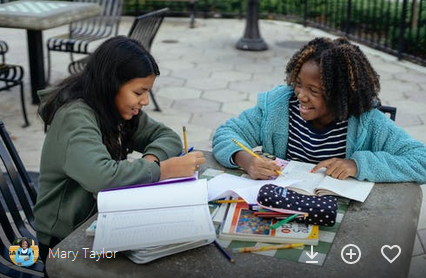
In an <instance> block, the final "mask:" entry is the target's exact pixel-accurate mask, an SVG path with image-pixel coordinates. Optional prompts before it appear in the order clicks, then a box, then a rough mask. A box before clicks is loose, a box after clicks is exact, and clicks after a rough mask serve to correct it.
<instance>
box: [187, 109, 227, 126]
mask: <svg viewBox="0 0 426 278" xmlns="http://www.w3.org/2000/svg"><path fill="white" fill-rule="evenodd" d="M232 117H234V115H232V114H228V113H224V112H206V113H194V115H193V116H192V118H191V121H190V123H191V124H194V125H199V126H205V127H209V128H211V129H216V128H217V127H219V126H220V125H222V124H224V123H225V122H226V121H227V120H229V119H230V118H232Z"/></svg>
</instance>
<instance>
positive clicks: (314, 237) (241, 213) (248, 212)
mask: <svg viewBox="0 0 426 278" xmlns="http://www.w3.org/2000/svg"><path fill="white" fill-rule="evenodd" d="M293 215H294V214H282V213H276V212H273V211H267V210H261V211H255V210H252V209H250V208H249V205H248V204H247V203H244V202H236V203H231V204H229V208H228V212H227V214H226V216H225V218H224V221H223V223H222V229H221V230H220V233H219V239H223V240H242V241H254V242H270V243H303V244H307V245H318V238H319V228H318V225H308V224H303V223H295V222H288V223H285V224H282V225H279V226H278V227H277V228H272V227H273V226H274V225H275V224H276V223H278V222H279V221H281V220H282V219H286V218H288V217H293Z"/></svg>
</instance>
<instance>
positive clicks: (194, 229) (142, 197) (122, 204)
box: [92, 179, 216, 260]
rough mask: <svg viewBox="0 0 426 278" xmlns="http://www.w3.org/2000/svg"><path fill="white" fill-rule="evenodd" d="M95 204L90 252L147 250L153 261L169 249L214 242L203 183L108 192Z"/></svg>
mask: <svg viewBox="0 0 426 278" xmlns="http://www.w3.org/2000/svg"><path fill="white" fill-rule="evenodd" d="M97 202H98V218H97V221H96V231H95V239H94V243H93V248H92V250H93V251H103V250H107V251H127V250H141V252H144V250H145V253H146V254H148V253H149V251H150V250H151V251H152V252H151V253H152V256H153V257H154V256H156V258H158V254H159V253H158V252H159V251H162V253H161V254H160V255H161V256H166V255H170V254H173V253H175V252H174V251H176V250H177V249H176V248H171V250H170V247H171V246H173V245H175V246H176V244H183V245H185V246H186V247H187V245H186V243H189V242H192V243H194V242H197V243H196V244H192V245H190V247H191V248H195V247H198V246H201V245H206V244H208V243H210V242H212V241H213V240H214V239H215V238H216V233H215V229H214V226H213V222H212V220H211V215H210V210H209V207H208V204H207V180H205V179H200V180H191V181H179V182H174V183H161V184H158V185H156V186H152V184H151V186H146V185H140V186H129V187H122V188H117V189H114V190H111V189H108V190H104V191H101V192H99V194H98V198H97ZM166 246H168V247H166ZM181 247H182V248H184V247H183V246H181ZM186 247H185V248H186ZM182 248H180V249H178V251H179V250H183V249H182ZM147 250H148V251H147ZM167 250H170V251H167ZM176 252H177V251H176ZM149 259H151V258H150V257H149V254H148V256H145V257H144V258H143V260H149ZM154 259H155V258H154Z"/></svg>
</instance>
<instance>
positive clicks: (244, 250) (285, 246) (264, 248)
mask: <svg viewBox="0 0 426 278" xmlns="http://www.w3.org/2000/svg"><path fill="white" fill-rule="evenodd" d="M303 246H305V245H304V244H303V243H291V244H279V245H266V246H253V247H241V248H234V249H232V252H233V253H250V252H259V251H269V250H278V249H288V248H297V247H303Z"/></svg>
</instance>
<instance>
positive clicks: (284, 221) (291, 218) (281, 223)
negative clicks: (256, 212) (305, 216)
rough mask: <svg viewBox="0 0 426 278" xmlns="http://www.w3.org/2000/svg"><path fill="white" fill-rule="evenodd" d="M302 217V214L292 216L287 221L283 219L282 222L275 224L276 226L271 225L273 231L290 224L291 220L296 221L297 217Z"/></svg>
mask: <svg viewBox="0 0 426 278" xmlns="http://www.w3.org/2000/svg"><path fill="white" fill-rule="evenodd" d="M298 216H300V214H293V215H292V216H289V217H287V218H286V219H283V220H281V221H278V222H277V223H275V224H274V225H271V229H276V228H278V227H279V226H281V225H283V224H286V223H288V222H290V221H291V220H293V219H295V218H296V217H298Z"/></svg>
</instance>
